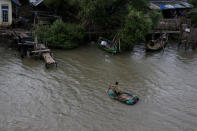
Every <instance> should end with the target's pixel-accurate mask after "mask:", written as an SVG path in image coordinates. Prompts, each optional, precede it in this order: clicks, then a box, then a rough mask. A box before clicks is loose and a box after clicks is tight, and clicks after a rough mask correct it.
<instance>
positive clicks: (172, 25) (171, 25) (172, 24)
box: [157, 18, 191, 31]
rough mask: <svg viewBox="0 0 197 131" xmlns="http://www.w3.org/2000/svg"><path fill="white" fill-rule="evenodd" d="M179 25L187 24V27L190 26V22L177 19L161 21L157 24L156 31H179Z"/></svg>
mask: <svg viewBox="0 0 197 131" xmlns="http://www.w3.org/2000/svg"><path fill="white" fill-rule="evenodd" d="M181 24H187V25H188V26H189V27H190V26H191V20H190V19H185V18H177V19H162V20H161V21H160V22H159V26H158V28H157V29H158V30H170V31H179V30H180V27H181Z"/></svg>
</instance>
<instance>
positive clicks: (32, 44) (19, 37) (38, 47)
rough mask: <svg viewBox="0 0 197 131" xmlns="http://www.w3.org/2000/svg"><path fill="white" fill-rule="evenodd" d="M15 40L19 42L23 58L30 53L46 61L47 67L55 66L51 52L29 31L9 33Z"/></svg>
mask: <svg viewBox="0 0 197 131" xmlns="http://www.w3.org/2000/svg"><path fill="white" fill-rule="evenodd" d="M9 33H10V34H11V35H12V36H13V38H14V39H15V40H16V41H17V44H18V47H19V49H20V51H21V56H22V57H24V56H27V54H28V52H29V53H30V55H33V56H41V57H43V59H44V61H45V66H46V67H47V68H48V67H49V65H52V64H55V65H56V66H57V63H56V61H55V60H54V59H53V57H52V55H51V54H52V53H51V50H50V49H49V48H48V47H46V46H45V45H44V44H39V43H38V41H37V38H33V37H32V36H30V35H29V34H31V33H30V32H28V31H23V30H14V31H10V32H9Z"/></svg>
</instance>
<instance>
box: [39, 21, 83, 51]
mask: <svg viewBox="0 0 197 131" xmlns="http://www.w3.org/2000/svg"><path fill="white" fill-rule="evenodd" d="M36 33H37V35H38V40H39V41H41V42H44V41H47V43H48V45H49V46H51V47H54V48H64V49H71V48H75V47H77V46H78V45H79V44H80V42H81V41H82V40H83V37H84V32H83V29H82V27H81V26H79V25H73V24H70V23H64V22H62V21H61V20H57V21H55V22H54V23H53V25H51V26H39V27H38V28H37V29H36Z"/></svg>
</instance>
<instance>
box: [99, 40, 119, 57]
mask: <svg viewBox="0 0 197 131" xmlns="http://www.w3.org/2000/svg"><path fill="white" fill-rule="evenodd" d="M98 46H99V48H101V49H102V50H104V51H106V52H108V53H113V54H117V52H118V47H117V45H116V44H115V43H114V42H112V41H110V40H107V39H105V38H102V37H99V40H98Z"/></svg>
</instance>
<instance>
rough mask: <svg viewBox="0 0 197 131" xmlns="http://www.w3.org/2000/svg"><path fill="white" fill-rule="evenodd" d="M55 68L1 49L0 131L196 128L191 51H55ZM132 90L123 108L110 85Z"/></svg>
mask: <svg viewBox="0 0 197 131" xmlns="http://www.w3.org/2000/svg"><path fill="white" fill-rule="evenodd" d="M54 56H55V58H56V60H57V62H58V68H57V69H56V68H51V69H49V70H47V69H45V66H44V62H43V61H41V60H39V59H38V60H35V59H28V58H26V59H21V58H20V55H19V53H18V52H17V51H16V50H14V49H9V48H7V47H2V46H1V47H0V131H196V130H197V50H196V51H187V52H185V51H184V50H179V51H178V50H177V49H176V45H174V46H170V47H167V48H166V50H165V52H164V53H163V52H162V51H161V52H157V53H146V52H145V51H144V46H142V45H139V46H137V47H136V48H135V49H134V51H133V52H131V53H124V54H120V55H117V56H113V55H111V54H108V53H105V52H103V51H102V50H99V49H97V47H96V46H95V45H90V46H87V47H81V48H78V49H75V50H70V51H63V50H55V51H54ZM115 81H119V83H120V88H121V89H122V90H124V91H128V92H131V93H133V94H136V95H138V96H139V98H140V101H139V102H138V103H137V104H136V105H134V106H128V105H125V104H122V103H119V102H118V101H115V100H112V99H110V98H109V97H108V95H107V94H106V90H107V89H108V87H109V85H110V84H112V83H114V82H115Z"/></svg>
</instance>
